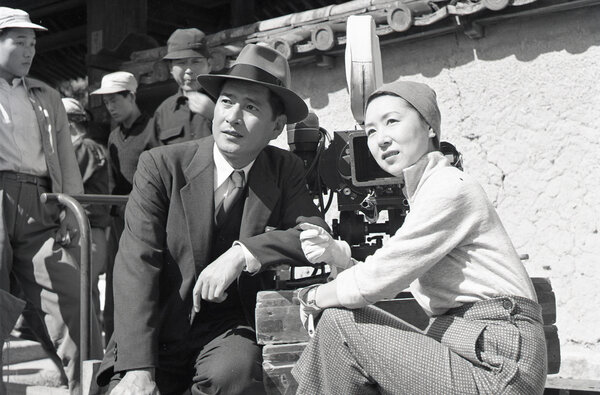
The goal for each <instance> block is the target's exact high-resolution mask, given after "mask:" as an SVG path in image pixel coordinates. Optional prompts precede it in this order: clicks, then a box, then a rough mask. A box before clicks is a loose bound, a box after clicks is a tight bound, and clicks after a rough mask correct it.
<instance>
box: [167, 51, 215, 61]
mask: <svg viewBox="0 0 600 395" xmlns="http://www.w3.org/2000/svg"><path fill="white" fill-rule="evenodd" d="M209 56H210V54H209V53H208V51H207V52H202V51H196V50H194V49H182V50H179V51H173V52H169V53H167V54H166V55H165V56H163V59H164V60H174V59H186V58H207V59H208V58H209Z"/></svg>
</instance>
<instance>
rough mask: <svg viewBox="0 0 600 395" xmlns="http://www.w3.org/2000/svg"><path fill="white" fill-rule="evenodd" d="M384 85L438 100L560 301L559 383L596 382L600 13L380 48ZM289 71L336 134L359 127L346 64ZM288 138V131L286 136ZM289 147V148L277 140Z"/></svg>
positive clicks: (447, 128)
mask: <svg viewBox="0 0 600 395" xmlns="http://www.w3.org/2000/svg"><path fill="white" fill-rule="evenodd" d="M381 52H382V58H383V70H384V81H385V82H391V81H394V80H396V79H407V80H416V81H421V82H426V83H427V84H429V85H430V86H432V87H433V88H434V89H435V90H436V91H437V94H438V99H439V105H440V108H441V112H442V140H446V141H450V142H452V143H453V144H454V145H455V146H456V147H457V148H458V149H459V151H461V152H462V153H463V156H464V162H465V171H467V172H469V173H471V174H473V175H474V176H475V177H476V178H477V179H478V180H479V181H480V182H481V184H482V185H483V186H484V188H485V190H486V192H487V193H488V196H489V198H490V199H491V200H492V201H493V202H494V204H495V206H496V207H497V209H498V212H499V214H500V216H501V218H502V220H503V221H504V224H505V226H506V228H507V230H508V232H509V234H510V235H511V236H512V239H513V242H514V244H515V246H516V248H517V251H518V252H519V253H521V254H524V253H526V254H529V256H530V259H529V260H527V261H525V265H526V268H527V270H528V272H529V274H530V275H531V276H534V277H549V278H550V279H551V281H552V284H553V288H554V290H555V292H556V297H557V309H558V311H557V315H558V317H557V327H558V331H559V336H560V340H561V351H562V367H561V372H560V373H559V375H560V376H562V377H574V378H588V379H600V328H599V324H600V306H599V304H600V285H599V284H600V235H599V234H598V230H599V228H600V79H599V77H600V7H589V8H586V9H581V10H576V11H567V12H560V13H556V14H551V15H546V16H539V17H531V18H526V19H516V20H509V21H503V22H501V23H499V24H496V25H491V26H487V27H486V29H485V36H484V37H483V38H481V39H478V40H472V39H469V38H468V37H467V36H465V35H464V34H462V33H457V34H452V35H445V36H441V37H437V38H433V39H428V40H421V41H416V42H412V43H396V44H389V45H383V46H382V48H381ZM335 60H336V62H335V66H334V67H333V68H332V69H324V68H319V67H317V66H316V65H304V66H297V67H294V69H293V71H292V73H293V79H294V84H293V85H294V88H295V89H296V91H298V92H299V93H300V94H301V95H302V96H303V97H304V98H305V99H306V101H307V103H308V104H309V106H310V107H311V109H312V111H314V112H315V113H316V114H317V115H318V116H319V118H320V123H321V126H322V127H324V128H326V129H327V130H329V131H330V132H332V131H334V130H345V129H352V128H354V126H355V121H354V119H353V117H352V114H351V112H350V101H349V97H348V93H347V90H346V87H345V74H344V62H343V57H338V58H336V59H335ZM284 135H285V133H284ZM279 143H283V144H285V142H281V141H280V142H279Z"/></svg>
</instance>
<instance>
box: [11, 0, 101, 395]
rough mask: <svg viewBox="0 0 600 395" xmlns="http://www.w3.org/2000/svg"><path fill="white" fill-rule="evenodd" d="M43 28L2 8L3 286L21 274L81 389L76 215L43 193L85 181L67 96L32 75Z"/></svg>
mask: <svg viewBox="0 0 600 395" xmlns="http://www.w3.org/2000/svg"><path fill="white" fill-rule="evenodd" d="M36 30H38V31H40V30H46V28H44V27H42V26H40V25H37V24H34V23H31V21H30V19H29V15H28V14H27V13H26V12H24V11H22V10H18V9H13V8H8V7H0V139H1V140H2V144H1V145H0V189H1V193H0V213H1V216H2V222H1V225H0V236H1V239H0V288H2V289H4V290H9V289H10V288H11V285H10V284H9V278H10V277H12V278H14V279H15V280H16V283H18V286H19V288H20V290H21V291H22V292H23V295H24V297H25V298H26V299H27V302H28V305H29V306H31V307H32V309H33V310H31V309H30V311H33V314H34V315H35V317H34V318H35V319H34V320H30V319H27V321H28V324H29V326H30V327H31V329H32V330H33V331H34V333H35V335H36V337H37V338H38V339H41V340H42V341H44V340H43V339H46V338H48V336H49V337H50V339H51V341H52V342H53V343H54V345H55V346H56V353H57V355H58V358H57V359H60V360H61V361H62V363H63V364H64V370H65V373H66V377H67V378H68V385H69V388H70V389H71V391H72V392H77V391H78V390H79V388H80V382H79V355H80V353H79V333H80V330H79V329H80V328H79V264H78V262H77V261H76V260H75V256H76V255H77V254H78V253H79V251H77V250H76V248H77V240H76V239H74V238H70V237H66V235H67V234H68V233H67V231H66V226H67V220H62V221H61V218H66V219H68V217H69V216H63V215H61V213H60V209H59V207H58V206H57V205H53V204H42V203H41V202H40V194H41V193H44V192H55V193H67V194H77V193H83V183H82V180H81V174H80V173H79V167H78V165H77V161H76V159H75V154H74V152H73V145H72V144H71V133H70V131H69V123H68V120H67V114H66V113H65V108H64V107H63V105H62V102H61V99H60V95H59V94H58V92H57V91H55V90H54V89H52V88H50V87H49V86H48V85H46V84H44V83H42V82H41V81H38V80H35V79H33V78H29V77H27V74H28V73H29V69H30V67H31V64H32V62H33V58H34V56H35V36H36V35H35V31H36ZM32 317H33V316H32ZM40 318H41V320H40ZM92 319H93V321H94V322H93V325H92V333H91V339H90V340H91V355H90V357H91V358H98V357H100V356H101V355H102V344H101V339H100V330H99V324H98V322H97V321H96V320H95V315H92ZM33 321H35V322H33ZM37 323H41V325H36V324H37Z"/></svg>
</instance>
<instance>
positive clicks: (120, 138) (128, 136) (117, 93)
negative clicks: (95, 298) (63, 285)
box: [91, 71, 156, 341]
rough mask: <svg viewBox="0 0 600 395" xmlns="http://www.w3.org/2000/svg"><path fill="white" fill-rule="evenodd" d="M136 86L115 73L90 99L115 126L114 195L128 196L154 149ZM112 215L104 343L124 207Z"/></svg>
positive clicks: (108, 333) (111, 158)
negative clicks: (145, 156)
mask: <svg viewBox="0 0 600 395" xmlns="http://www.w3.org/2000/svg"><path fill="white" fill-rule="evenodd" d="M137 85H138V84H137V81H136V79H135V77H134V76H133V74H131V73H129V72H126V71H117V72H115V73H110V74H106V75H105V76H104V77H102V82H101V84H100V89H97V90H95V91H93V92H92V93H91V94H92V95H102V101H103V102H104V105H105V106H106V110H107V111H108V113H109V114H110V116H111V118H112V119H113V120H114V122H115V123H116V124H117V126H116V127H115V128H114V129H113V130H112V132H110V135H109V136H108V154H109V161H110V169H111V174H112V181H113V189H112V194H113V195H129V192H131V188H132V184H133V174H134V173H135V169H136V168H137V164H138V160H139V158H140V154H141V153H142V152H143V151H145V150H147V149H149V148H151V147H153V146H155V145H156V142H155V141H154V140H153V137H154V136H153V135H152V134H151V131H149V130H146V126H147V125H148V121H149V119H150V118H149V117H148V115H146V114H144V113H142V112H141V111H140V109H139V107H138V105H137V103H136V97H135V95H136V91H137ZM111 213H112V217H113V222H112V226H111V235H110V239H109V249H108V260H107V265H106V266H107V267H106V294H105V295H106V299H105V302H104V315H103V316H104V336H105V338H106V340H107V341H108V339H109V338H110V336H111V335H112V333H113V328H114V323H113V315H114V302H113V286H112V283H113V280H112V276H113V264H114V258H115V254H116V253H117V248H118V246H119V239H120V238H121V233H122V232H123V221H124V214H125V208H124V206H113V208H112V210H111Z"/></svg>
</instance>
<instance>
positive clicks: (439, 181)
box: [423, 166, 487, 203]
mask: <svg viewBox="0 0 600 395" xmlns="http://www.w3.org/2000/svg"><path fill="white" fill-rule="evenodd" d="M423 192H424V193H425V194H427V195H430V196H433V195H441V196H443V197H444V198H446V199H451V200H454V201H457V202H458V201H460V200H468V201H470V202H471V203H475V202H476V201H482V202H485V201H487V195H486V193H485V191H484V190H483V187H482V186H481V184H480V183H479V182H478V181H477V180H476V179H475V178H474V177H473V176H472V175H470V174H469V173H467V172H465V171H462V170H460V169H458V168H456V167H454V166H444V167H439V168H437V169H435V170H434V171H433V172H432V173H431V175H430V176H429V177H428V179H427V181H426V182H425V183H424V185H423Z"/></svg>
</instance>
